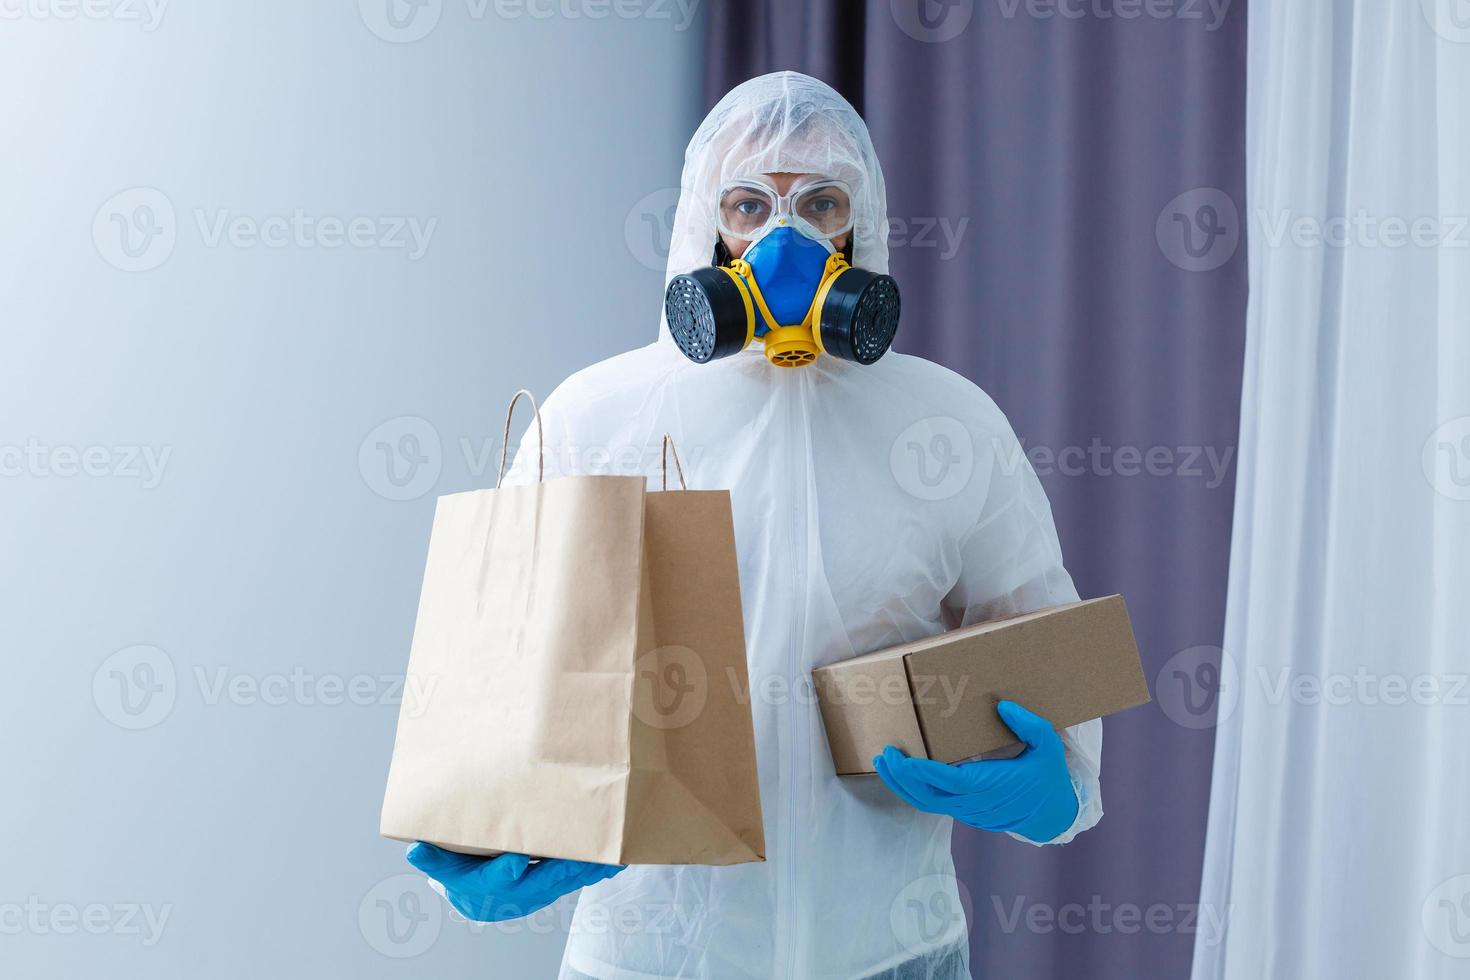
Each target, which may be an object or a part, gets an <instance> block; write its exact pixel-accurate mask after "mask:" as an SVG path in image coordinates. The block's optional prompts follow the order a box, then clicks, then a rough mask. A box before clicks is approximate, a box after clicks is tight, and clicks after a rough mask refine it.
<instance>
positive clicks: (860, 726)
mask: <svg viewBox="0 0 1470 980" xmlns="http://www.w3.org/2000/svg"><path fill="white" fill-rule="evenodd" d="M812 679H813V681H814V682H815V683H816V686H817V695H818V704H819V705H820V706H821V709H822V722H823V724H825V725H826V728H827V741H828V743H829V744H830V745H831V747H832V761H833V763H834V764H835V765H836V767H837V772H838V773H839V774H841V775H856V774H859V773H870V772H873V756H875V755H877V754H879V753H880V752H882V751H883V747H884V746H885V745H893V746H896V747H898V748H900V749H902V750H903V751H904V752H905V753H907V754H908V755H911V756H914V757H916V758H920V759H923V758H928V752H927V751H926V749H925V747H924V739H923V736H922V735H921V734H920V731H919V719H918V716H917V714H916V713H915V711H914V703H913V697H912V694H911V692H910V690H909V681H908V673H907V670H906V669H905V667H904V661H903V657H902V655H900V654H899V653H898V652H896V651H882V652H880V653H877V654H868V655H867V656H863V657H857V658H855V659H853V660H844V661H842V662H840V663H835V664H828V665H827V666H825V667H818V668H817V669H816V670H814V671H812Z"/></svg>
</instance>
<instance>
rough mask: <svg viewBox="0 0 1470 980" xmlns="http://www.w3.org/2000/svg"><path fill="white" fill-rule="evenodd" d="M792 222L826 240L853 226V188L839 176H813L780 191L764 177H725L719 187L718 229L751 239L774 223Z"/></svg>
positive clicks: (762, 233)
mask: <svg viewBox="0 0 1470 980" xmlns="http://www.w3.org/2000/svg"><path fill="white" fill-rule="evenodd" d="M787 223H789V224H791V225H793V226H795V227H796V228H797V230H799V231H801V232H802V233H803V234H806V235H807V236H808V237H811V238H815V239H818V240H822V241H825V240H826V239H829V238H835V237H837V236H838V235H840V234H842V233H843V232H845V231H848V230H849V229H851V228H852V190H851V188H849V187H848V186H847V184H845V183H843V182H842V181H840V180H815V181H812V182H811V183H808V184H801V185H799V186H796V187H793V188H792V189H791V193H790V194H786V195H784V196H783V195H781V194H777V193H776V189H775V188H774V187H772V186H771V185H770V184H767V183H765V182H764V181H760V180H755V179H751V178H742V179H739V180H731V181H728V182H727V183H726V184H725V185H724V186H723V187H721V188H720V207H719V226H720V231H722V232H724V233H725V234H727V235H730V236H731V237H734V238H739V239H741V240H742V241H748V242H753V241H755V240H756V239H758V238H760V237H761V236H762V235H764V234H765V232H766V231H767V230H768V229H769V228H770V227H771V226H773V225H780V224H787Z"/></svg>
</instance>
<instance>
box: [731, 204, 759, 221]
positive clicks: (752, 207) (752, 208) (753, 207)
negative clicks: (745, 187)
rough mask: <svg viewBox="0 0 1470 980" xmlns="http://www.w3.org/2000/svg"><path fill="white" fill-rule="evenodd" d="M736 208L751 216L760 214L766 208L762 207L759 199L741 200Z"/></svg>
mask: <svg viewBox="0 0 1470 980" xmlns="http://www.w3.org/2000/svg"><path fill="white" fill-rule="evenodd" d="M735 210H736V211H739V212H740V213H741V214H743V215H745V216H746V217H747V218H749V217H753V216H755V215H757V214H760V213H761V212H762V211H764V210H765V208H763V207H761V204H760V202H759V201H741V202H740V203H738V204H736V205H735Z"/></svg>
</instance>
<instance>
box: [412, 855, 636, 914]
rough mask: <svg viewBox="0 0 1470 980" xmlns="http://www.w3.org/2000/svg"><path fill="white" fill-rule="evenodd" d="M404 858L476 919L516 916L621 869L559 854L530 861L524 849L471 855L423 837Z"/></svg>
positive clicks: (460, 912)
mask: <svg viewBox="0 0 1470 980" xmlns="http://www.w3.org/2000/svg"><path fill="white" fill-rule="evenodd" d="M408 863H409V864H411V865H413V866H414V867H415V868H418V869H419V870H420V871H422V872H423V873H424V874H426V875H428V876H429V877H430V878H432V879H434V880H435V881H437V882H438V883H439V884H440V885H441V886H443V888H444V897H445V898H447V899H449V904H451V905H453V906H454V907H455V908H456V909H458V910H459V914H460V915H463V916H464V917H465V918H467V919H473V920H475V921H476V922H504V921H506V920H507V919H519V918H521V917H522V916H527V915H530V914H531V913H532V912H536V911H539V910H540V909H544V908H545V907H546V906H548V905H550V904H551V903H552V902H554V901H556V900H557V899H558V898H561V897H562V896H563V895H570V894H571V893H572V892H574V891H576V890H577V889H578V888H581V887H583V886H584V885H591V884H595V883H596V882H599V881H602V880H603V879H604V878H611V877H612V876H613V875H615V874H617V873H618V872H619V871H622V870H623V869H622V867H621V866H618V865H610V864H589V863H587V862H585V861H563V860H561V859H560V858H546V859H544V860H541V861H536V862H534V863H532V861H531V859H530V858H528V857H526V855H524V854H501V855H499V856H498V857H493V858H482V857H474V856H473V855H469V854H456V853H455V852H453V851H446V850H444V849H443V848H440V847H435V846H434V845H433V844H425V843H424V842H423V841H420V842H418V843H417V844H414V845H413V846H411V847H410V848H409V849H408Z"/></svg>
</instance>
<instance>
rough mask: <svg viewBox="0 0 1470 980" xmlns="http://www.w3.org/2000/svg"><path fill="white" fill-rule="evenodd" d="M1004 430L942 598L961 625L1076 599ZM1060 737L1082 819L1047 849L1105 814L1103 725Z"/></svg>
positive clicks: (1039, 502) (1026, 470)
mask: <svg viewBox="0 0 1470 980" xmlns="http://www.w3.org/2000/svg"><path fill="white" fill-rule="evenodd" d="M1001 427H1002V429H1003V431H1002V432H1001V434H1000V435H999V436H997V437H996V438H995V439H994V440H992V441H991V442H990V444H988V445H986V446H985V449H986V450H987V451H989V452H991V453H992V456H991V458H990V459H989V460H988V461H987V462H988V464H989V465H988V466H986V465H977V466H976V468H975V471H976V480H977V482H978V483H980V484H983V485H982V486H980V487H979V488H978V489H979V490H980V491H981V492H982V493H983V494H984V498H983V502H982V503H981V504H980V513H979V517H978V518H977V520H976V522H975V524H974V526H973V527H971V528H970V530H969V531H968V532H967V533H966V534H965V536H964V537H963V538H962V539H961V541H960V562H961V571H960V576H959V579H958V581H957V582H956V583H955V585H954V587H953V589H952V590H951V591H950V593H949V595H948V596H946V598H945V600H944V606H945V611H946V614H947V615H948V617H949V618H950V619H951V620H952V621H954V622H956V623H957V625H960V626H969V625H971V624H973V623H977V622H981V621H983V620H987V619H995V618H998V617H1002V616H1012V615H1016V614H1018V613H1024V612H1030V611H1032V610H1035V609H1040V608H1043V607H1045V606H1055V605H1060V604H1061V603H1066V602H1074V601H1076V599H1077V598H1078V596H1077V590H1076V588H1075V587H1074V586H1073V585H1072V577H1071V576H1070V575H1069V574H1067V570H1066V568H1065V567H1064V566H1063V565H1062V549H1061V544H1060V542H1059V541H1058V540H1057V532H1056V526H1055V524H1054V523H1053V521H1052V515H1051V504H1050V503H1049V502H1048V501H1047V499H1046V492H1045V491H1044V490H1042V488H1041V481H1040V480H1038V479H1037V477H1036V473H1035V471H1034V470H1033V469H1032V468H1031V464H1030V462H1029V461H1028V460H1027V459H1026V456H1025V453H1024V452H1023V450H1022V447H1021V445H1020V443H1019V442H1017V440H1016V437H1015V434H1014V433H1013V432H1012V431H1011V428H1010V425H1009V423H1006V422H1005V421H1004V419H1003V418H1002V419H1001ZM978 443H979V440H977V449H979V448H980V446H979V444H978ZM1061 736H1062V743H1063V745H1064V746H1065V748H1066V753H1067V768H1068V770H1069V771H1070V773H1071V776H1072V787H1073V789H1074V790H1076V793H1077V800H1078V808H1077V819H1076V820H1075V821H1073V823H1072V826H1071V827H1069V828H1067V830H1065V831H1064V832H1063V833H1061V834H1060V835H1059V836H1057V837H1056V838H1055V839H1053V840H1051V841H1046V842H1045V843H1049V844H1065V843H1067V842H1068V841H1070V840H1071V839H1072V838H1073V837H1076V836H1077V835H1078V834H1080V833H1081V832H1082V831H1084V830H1087V829H1088V828H1090V827H1092V826H1093V825H1095V824H1096V823H1097V822H1098V820H1100V819H1101V818H1102V813H1103V810H1102V788H1101V785H1100V781H1099V775H1100V768H1101V763H1102V720H1101V719H1094V720H1092V721H1087V722H1083V723H1082V724H1080V725H1074V726H1072V727H1071V728H1067V729H1064V730H1063V731H1062V732H1061ZM1011 836H1013V837H1014V836H1016V835H1014V834H1013V835H1011ZM1016 839H1017V840H1025V838H1023V837H1017V838H1016ZM1027 843H1032V842H1031V841H1027Z"/></svg>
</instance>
